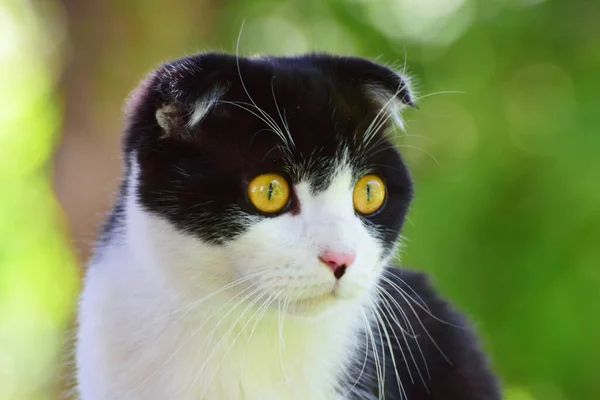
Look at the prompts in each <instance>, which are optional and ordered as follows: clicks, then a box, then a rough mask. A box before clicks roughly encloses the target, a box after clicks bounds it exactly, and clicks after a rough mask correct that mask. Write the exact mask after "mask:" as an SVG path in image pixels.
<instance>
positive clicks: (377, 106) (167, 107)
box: [124, 53, 412, 314]
mask: <svg viewBox="0 0 600 400" xmlns="http://www.w3.org/2000/svg"><path fill="white" fill-rule="evenodd" d="M407 105H412V99H411V94H410V92H409V89H408V87H407V82H406V80H405V78H403V77H401V76H400V75H398V74H396V73H395V72H393V71H392V70H390V69H388V68H386V67H384V66H381V65H378V64H376V63H373V62H371V61H368V60H365V59H361V58H350V57H337V56H331V55H325V54H310V55H303V56H297V57H255V58H241V57H240V58H236V57H235V56H231V55H226V54H214V53H209V54H200V55H196V56H192V57H188V58H185V59H181V60H178V61H175V62H172V63H168V64H166V65H163V66H162V67H160V68H159V69H158V70H156V71H155V72H153V73H152V74H151V75H150V76H149V78H148V79H147V80H146V81H145V82H144V83H142V84H141V85H140V87H139V88H138V90H137V91H136V92H134V94H133V96H132V99H131V101H130V103H129V109H128V125H127V129H126V134H125V138H124V148H125V156H126V160H127V170H128V180H129V182H128V183H129V188H130V191H129V196H128V198H129V206H128V208H129V211H128V213H129V214H130V215H129V216H128V218H129V223H130V224H131V225H133V226H134V228H132V229H134V232H133V234H132V236H133V237H134V239H133V240H134V241H136V242H137V243H138V245H139V248H140V251H144V249H145V251H147V252H149V253H150V254H152V255H153V256H152V260H149V262H153V263H155V264H156V265H159V268H160V269H161V273H163V274H164V275H165V277H167V279H172V280H173V281H174V282H177V284H178V285H181V286H184V287H185V288H186V289H187V290H188V291H189V292H190V293H193V292H194V290H196V288H199V287H202V286H203V285H206V284H207V282H210V283H211V284H212V287H213V288H214V287H231V288H234V287H236V289H235V290H234V291H235V292H244V293H246V294H248V295H249V297H248V298H254V297H257V296H262V298H263V300H265V299H271V300H273V301H274V300H278V302H274V304H277V303H281V302H283V303H284V304H285V305H286V307H287V309H288V310H289V312H293V313H296V314H315V313H316V314H319V313H320V312H321V311H323V310H330V309H335V305H336V304H342V303H344V302H346V303H347V302H352V301H360V300H361V299H364V298H366V296H368V294H369V293H370V291H371V290H372V289H373V287H374V286H375V284H376V282H377V281H378V279H379V277H380V275H381V273H382V269H383V267H384V266H385V264H386V263H387V262H388V261H389V259H390V257H391V256H392V255H393V253H394V251H395V249H396V242H397V240H398V235H399V232H400V229H401V227H402V224H403V221H404V218H405V215H406V213H407V210H408V207H409V203H410V200H411V194H412V185H411V180H410V176H409V173H408V171H407V168H406V166H405V164H404V163H403V162H402V159H401V157H400V154H399V152H398V151H397V149H396V148H395V147H394V146H393V144H392V141H391V140H390V138H389V136H388V135H386V131H388V130H389V128H390V125H391V119H392V118H397V117H398V111H399V110H400V109H401V108H403V107H404V106H407ZM134 199H135V200H134ZM133 214H135V215H133ZM227 285H231V286H227ZM236 285H237V286H236ZM232 290H233V289H232ZM200 294H201V295H206V293H199V295H200ZM250 294H252V296H250Z"/></svg>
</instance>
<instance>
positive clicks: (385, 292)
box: [380, 287, 431, 393]
mask: <svg viewBox="0 0 600 400" xmlns="http://www.w3.org/2000/svg"><path fill="white" fill-rule="evenodd" d="M380 289H381V290H382V292H383V294H385V295H386V296H388V297H389V298H390V300H392V303H394V304H395V305H396V308H397V310H398V311H400V314H401V315H402V317H403V319H404V321H405V323H406V325H407V326H408V327H409V329H410V330H411V332H412V334H411V338H412V339H414V341H415V343H416V344H417V348H418V350H419V353H420V354H421V357H422V358H423V362H424V364H425V371H426V372H427V377H428V378H429V379H431V375H430V374H429V367H428V365H427V360H426V358H425V355H424V354H423V350H422V349H421V345H420V343H419V337H418V335H417V334H416V332H415V330H414V328H413V327H412V324H411V323H410V320H409V319H408V317H407V316H406V314H405V313H404V310H403V309H402V307H401V306H400V304H398V302H397V301H396V299H395V298H394V297H393V296H391V295H390V294H389V293H388V292H387V291H386V290H385V289H384V288H381V287H380ZM403 332H404V330H403ZM404 341H405V343H406V346H407V348H408V352H409V354H410V358H411V359H412V361H413V363H414V364H415V368H416V369H417V372H418V373H419V377H420V378H421V382H423V386H425V390H426V391H427V392H428V393H429V389H428V387H427V383H426V382H425V378H424V377H423V374H422V373H421V369H420V368H419V364H417V360H416V359H415V356H414V354H413V352H412V348H411V346H410V345H409V344H408V341H407V340H406V336H404Z"/></svg>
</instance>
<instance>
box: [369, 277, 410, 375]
mask: <svg viewBox="0 0 600 400" xmlns="http://www.w3.org/2000/svg"><path fill="white" fill-rule="evenodd" d="M376 290H377V292H379V290H380V288H376ZM378 297H379V299H380V300H381V304H382V305H383V307H384V308H385V309H386V310H387V312H388V313H389V314H390V317H389V318H391V319H392V320H393V321H394V323H395V324H396V326H398V327H400V333H401V334H402V338H403V339H404V343H405V344H406V346H407V348H408V347H409V344H408V341H407V339H406V335H405V334H404V332H405V331H404V327H402V326H401V324H400V321H399V320H398V318H397V317H396V313H395V312H394V311H393V310H392V308H391V306H390V304H389V303H388V302H387V300H386V299H385V298H384V297H382V296H380V295H379V294H378ZM383 315H384V317H385V319H386V321H387V322H388V324H390V326H391V325H392V324H391V322H390V319H389V318H388V317H387V315H386V314H385V313H383ZM392 332H393V330H392ZM394 337H395V338H396V343H397V344H398V348H399V349H400V353H401V354H402V359H403V360H404V364H405V365H406V370H407V371H408V377H409V378H410V381H411V382H412V383H415V381H414V378H413V376H412V372H411V371H410V366H409V365H408V359H407V358H406V355H405V354H404V349H403V348H402V344H401V343H400V340H399V339H398V336H397V335H396V333H395V332H394Z"/></svg>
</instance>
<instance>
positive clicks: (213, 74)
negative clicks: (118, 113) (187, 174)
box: [125, 53, 235, 138]
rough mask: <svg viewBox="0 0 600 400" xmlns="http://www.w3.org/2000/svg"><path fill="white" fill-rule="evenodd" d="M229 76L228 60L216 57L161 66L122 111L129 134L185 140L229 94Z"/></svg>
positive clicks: (186, 59)
mask: <svg viewBox="0 0 600 400" xmlns="http://www.w3.org/2000/svg"><path fill="white" fill-rule="evenodd" d="M233 65H235V64H233ZM232 72H234V70H232V60H231V57H230V56H228V55H225V54H219V53H205V54H199V55H195V56H191V57H186V58H182V59H179V60H176V61H173V62H170V63H167V64H164V65H162V66H161V67H159V68H157V69H156V70H155V71H153V72H152V73H150V75H149V76H148V77H147V78H146V79H145V80H144V81H143V82H142V83H141V84H140V85H139V86H138V88H137V89H136V90H134V91H133V92H132V94H131V96H130V98H129V101H128V102H127V104H126V108H125V114H126V116H127V120H128V123H129V127H128V130H129V131H130V132H131V131H133V130H137V131H139V129H140V128H141V129H142V131H143V132H146V134H152V133H154V135H153V136H156V134H158V137H159V138H167V137H170V136H184V134H185V133H186V132H188V131H189V129H191V128H193V127H194V126H197V125H198V124H199V123H200V122H201V121H202V119H203V118H204V117H205V116H206V115H207V114H208V113H209V112H210V111H211V110H212V109H213V108H214V107H215V106H216V104H217V103H218V101H219V99H220V98H221V97H222V96H223V95H224V94H225V93H226V92H227V91H228V89H229V85H230V79H229V78H230V75H231V73H232Z"/></svg>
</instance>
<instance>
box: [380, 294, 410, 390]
mask: <svg viewBox="0 0 600 400" xmlns="http://www.w3.org/2000/svg"><path fill="white" fill-rule="evenodd" d="M375 294H376V295H377V297H380V296H379V294H378V293H377V291H376V292H375ZM373 304H374V306H375V307H376V309H375V312H376V316H377V319H378V320H379V322H380V324H381V327H382V328H383V333H384V334H385V340H386V342H387V345H388V349H390V359H391V360H392V366H393V367H394V374H395V375H396V383H397V385H398V390H399V392H400V393H401V394H402V395H403V397H406V393H404V387H403V386H402V380H401V379H400V375H399V374H398V366H397V365H396V357H394V348H393V345H392V341H391V339H390V335H389V332H388V329H387V327H386V324H385V322H384V321H383V319H382V314H383V317H384V318H385V319H386V320H387V321H388V324H389V322H390V321H389V319H388V318H387V316H386V315H385V313H384V312H383V310H382V308H381V307H380V306H379V304H378V302H373ZM390 325H391V324H390ZM390 328H391V326H390ZM393 332H394V331H393V330H392V333H393ZM394 336H395V337H396V342H397V343H398V346H399V347H400V342H399V341H398V337H397V336H396V334H395V333H394ZM382 339H384V338H382ZM382 347H383V346H382Z"/></svg>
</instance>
